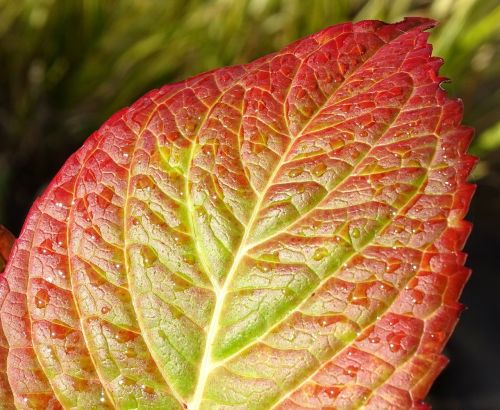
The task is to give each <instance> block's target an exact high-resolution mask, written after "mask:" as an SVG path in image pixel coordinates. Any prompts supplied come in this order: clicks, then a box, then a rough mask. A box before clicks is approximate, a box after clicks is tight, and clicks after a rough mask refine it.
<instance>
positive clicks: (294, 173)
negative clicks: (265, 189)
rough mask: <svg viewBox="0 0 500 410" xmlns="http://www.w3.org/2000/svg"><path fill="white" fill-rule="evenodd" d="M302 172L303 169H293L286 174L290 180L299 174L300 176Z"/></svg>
mask: <svg viewBox="0 0 500 410" xmlns="http://www.w3.org/2000/svg"><path fill="white" fill-rule="evenodd" d="M303 171H304V169H303V168H294V169H292V170H290V172H288V176H289V177H291V178H295V177H298V176H299V175H300V174H302V172H303Z"/></svg>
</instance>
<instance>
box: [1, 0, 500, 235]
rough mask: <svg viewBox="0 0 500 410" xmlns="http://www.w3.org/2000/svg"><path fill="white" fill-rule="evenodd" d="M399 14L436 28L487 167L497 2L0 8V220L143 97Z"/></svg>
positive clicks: (45, 1) (250, 0) (87, 2)
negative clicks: (318, 35) (324, 33)
mask: <svg viewBox="0 0 500 410" xmlns="http://www.w3.org/2000/svg"><path fill="white" fill-rule="evenodd" d="M405 15H421V16H428V17H433V18H436V19H438V20H440V21H441V22H442V24H441V25H440V26H439V27H438V28H437V29H436V30H435V32H434V33H433V38H432V41H433V43H434V44H435V53H436V54H437V55H440V56H441V57H443V58H444V59H445V60H446V64H445V66H444V67H443V69H442V73H443V75H445V76H448V77H450V78H452V79H453V82H452V83H451V84H450V85H448V86H447V88H448V89H449V91H450V93H451V94H452V95H457V96H458V95H459V96H461V97H462V98H463V99H464V101H465V105H466V117H465V123H466V124H469V125H472V126H474V127H475V128H476V129H477V130H478V133H479V134H480V136H479V138H478V139H476V141H477V143H476V145H475V147H474V149H475V150H476V152H477V153H479V154H481V155H483V156H484V158H485V159H486V160H487V158H488V154H489V155H490V156H491V151H492V150H498V149H499V147H500V137H499V129H500V126H499V125H498V123H496V121H497V116H496V115H495V114H497V113H498V109H499V107H500V92H499V82H500V81H499V78H498V72H499V70H500V60H499V58H498V55H499V42H498V39H499V36H500V29H499V27H500V25H499V24H498V21H500V5H499V3H498V1H497V0H435V1H423V0H420V1H417V0H414V1H411V0H398V1H394V0H371V1H361V0H313V1H304V0H238V1H235V0H168V1H155V0H120V1H118V0H105V1H104V0H102V1H99V0H71V1H68V0H16V1H12V0H0V220H1V221H4V222H5V223H9V224H10V226H12V225H13V226H12V228H13V229H17V228H19V226H18V225H17V226H16V224H19V221H22V220H23V219H24V214H25V212H26V207H27V206H28V204H29V203H31V202H32V200H33V194H34V193H36V192H37V191H39V190H40V189H41V188H42V187H43V183H44V181H47V180H50V179H51V178H52V176H53V173H54V172H55V170H57V169H58V168H59V167H60V166H61V163H62V162H63V161H64V160H65V158H66V157H67V156H68V155H69V153H71V152H73V151H74V150H75V149H76V148H77V147H78V146H79V145H80V144H81V143H82V142H83V140H84V139H85V138H86V137H87V135H88V134H89V133H90V132H91V131H92V130H94V129H95V128H96V127H98V125H99V124H100V123H102V122H103V121H104V120H105V119H106V118H107V117H108V116H109V115H110V114H111V113H113V112H114V111H116V110H117V109H119V108H120V107H123V106H125V105H128V104H130V103H131V102H132V101H133V100H135V99H136V98H137V97H139V96H140V95H142V94H143V93H144V92H146V91H148V90H150V89H151V88H154V87H158V86H160V85H162V84H165V83H168V82H172V81H175V80H180V79H182V78H185V77H187V76H189V75H192V74H196V73H199V72H202V71H205V70H209V69H211V68H215V67H219V66H223V65H229V64H235V63H242V62H248V61H250V60H252V59H254V58H256V57H258V56H261V55H264V54H266V53H268V52H271V51H273V50H277V49H279V48H280V47H281V46H283V45H284V44H286V43H288V42H290V41H292V40H294V39H297V38H299V37H301V36H304V35H306V34H308V33H311V32H314V31H317V30H320V29H321V28H323V27H326V26H328V25H331V24H335V23H338V22H341V21H347V20H360V19H365V18H372V19H382V20H387V21H396V20H399V19H400V18H401V17H403V16H405ZM480 169H486V170H487V169H488V168H487V166H486V167H484V166H483V167H482V168H480ZM485 172H486V171H485ZM19 213H20V215H18V214H19Z"/></svg>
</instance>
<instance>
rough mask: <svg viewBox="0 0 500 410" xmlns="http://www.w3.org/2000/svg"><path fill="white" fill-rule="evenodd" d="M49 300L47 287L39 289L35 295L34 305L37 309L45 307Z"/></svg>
mask: <svg viewBox="0 0 500 410" xmlns="http://www.w3.org/2000/svg"><path fill="white" fill-rule="evenodd" d="M49 301H50V296H49V292H48V291H47V289H40V290H39V291H38V292H37V293H36V295H35V306H36V307H37V308H38V309H43V308H45V307H46V306H47V305H48V304H49Z"/></svg>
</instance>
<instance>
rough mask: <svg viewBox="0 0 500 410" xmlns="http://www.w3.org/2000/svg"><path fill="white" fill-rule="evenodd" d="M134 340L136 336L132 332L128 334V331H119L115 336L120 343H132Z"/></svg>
mask: <svg viewBox="0 0 500 410" xmlns="http://www.w3.org/2000/svg"><path fill="white" fill-rule="evenodd" d="M133 338H134V334H133V333H131V332H128V331H126V330H122V331H119V332H118V333H117V334H116V335H115V340H116V341H117V342H118V343H125V342H130V341H131V340H132V339H133Z"/></svg>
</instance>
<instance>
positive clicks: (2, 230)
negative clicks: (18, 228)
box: [0, 225, 16, 273]
mask: <svg viewBox="0 0 500 410" xmlns="http://www.w3.org/2000/svg"><path fill="white" fill-rule="evenodd" d="M15 240H16V238H15V237H14V235H12V233H10V231H9V230H8V229H7V228H6V227H5V226H3V225H0V273H2V272H3V271H4V269H5V265H6V264H7V261H8V260H9V254H10V250H11V249H12V245H14V241H15Z"/></svg>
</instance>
